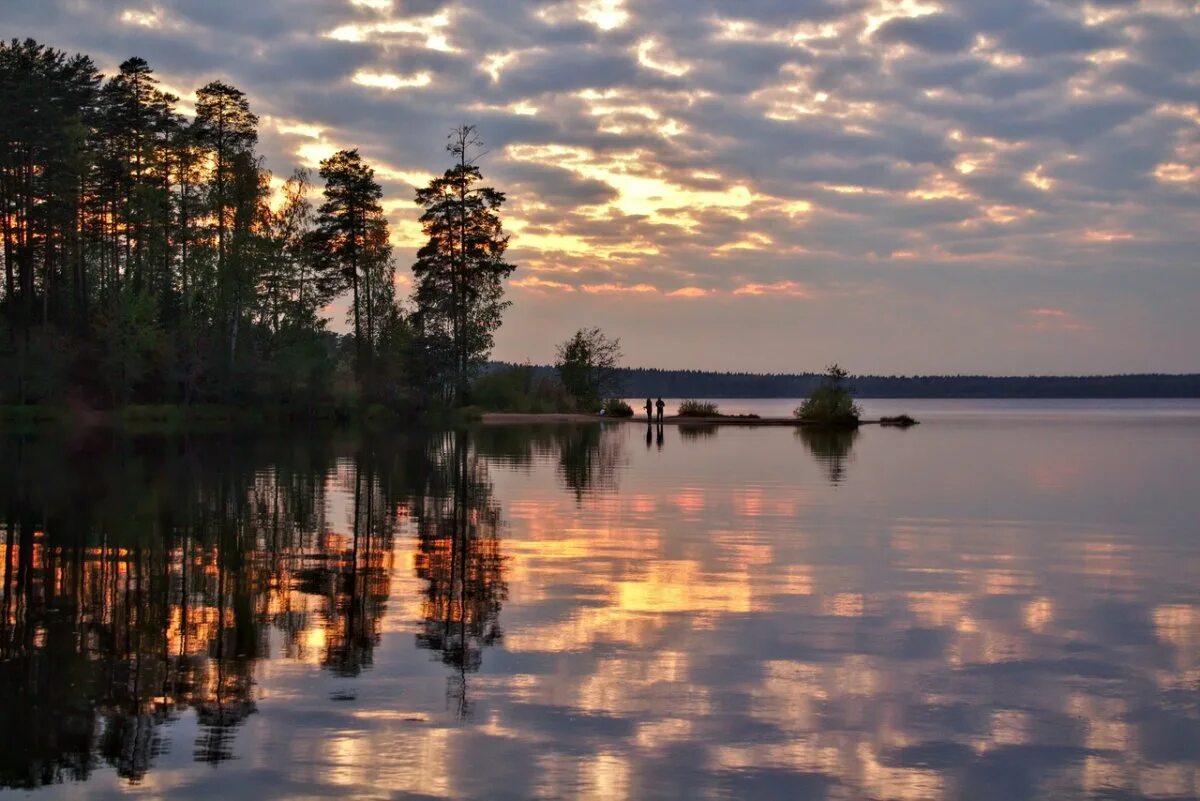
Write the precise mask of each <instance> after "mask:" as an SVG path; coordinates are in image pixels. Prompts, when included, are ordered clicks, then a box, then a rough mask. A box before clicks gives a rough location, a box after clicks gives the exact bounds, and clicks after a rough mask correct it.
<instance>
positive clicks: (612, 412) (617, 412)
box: [603, 398, 633, 417]
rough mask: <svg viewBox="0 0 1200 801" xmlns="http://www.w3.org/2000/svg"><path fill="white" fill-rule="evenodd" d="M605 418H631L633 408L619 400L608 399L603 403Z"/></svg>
mask: <svg viewBox="0 0 1200 801" xmlns="http://www.w3.org/2000/svg"><path fill="white" fill-rule="evenodd" d="M603 413H604V416H605V417H633V407H631V406H630V405H629V404H628V403H626V402H625V401H623V400H621V399H620V398H609V399H608V400H606V401H605V402H604V408H603Z"/></svg>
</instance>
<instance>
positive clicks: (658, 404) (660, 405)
mask: <svg viewBox="0 0 1200 801" xmlns="http://www.w3.org/2000/svg"><path fill="white" fill-rule="evenodd" d="M666 405H667V404H665V403H663V399H662V398H659V399H658V400H656V401H655V402H654V407H655V408H656V409H658V424H659V425H662V410H663V407H664V406H666Z"/></svg>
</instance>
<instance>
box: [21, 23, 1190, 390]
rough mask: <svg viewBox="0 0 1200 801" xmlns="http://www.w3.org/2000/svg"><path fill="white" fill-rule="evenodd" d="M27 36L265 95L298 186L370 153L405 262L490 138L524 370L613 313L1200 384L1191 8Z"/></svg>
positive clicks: (937, 365)
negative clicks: (504, 196) (344, 155)
mask: <svg viewBox="0 0 1200 801" xmlns="http://www.w3.org/2000/svg"><path fill="white" fill-rule="evenodd" d="M0 23H2V24H3V29H4V30H5V31H6V32H7V34H8V35H16V36H33V37H35V38H38V39H41V40H43V41H45V42H47V43H49V44H52V45H54V46H57V47H60V48H63V49H68V50H78V51H84V52H88V53H90V54H92V55H93V56H94V57H95V58H96V59H97V61H98V62H99V63H100V65H101V67H102V68H103V69H106V70H108V71H111V70H113V69H114V68H115V67H116V65H117V64H118V63H120V61H121V60H123V59H124V58H126V57H128V56H130V55H140V56H143V57H145V58H147V59H148V60H149V61H150V62H151V64H152V65H153V66H154V67H155V69H156V70H157V72H158V74H159V76H160V78H161V79H162V81H163V82H164V83H165V84H166V85H167V86H168V87H169V88H170V89H172V90H173V91H175V92H177V93H178V94H180V95H182V96H183V97H184V100H185V102H184V104H183V107H184V109H185V110H186V108H187V104H186V99H187V97H188V96H190V95H191V93H192V92H193V91H194V89H195V88H196V87H198V86H199V85H201V84H203V83H204V82H207V81H208V80H211V79H214V78H223V79H225V80H228V81H230V82H232V83H234V84H236V85H238V86H239V87H240V88H242V89H243V90H245V91H246V92H247V93H248V94H249V96H250V98H251V101H252V103H253V106H254V109H255V111H256V112H257V113H259V114H260V115H261V116H262V118H263V126H262V128H263V130H262V144H263V149H264V151H265V153H266V155H267V159H268V166H269V167H271V168H272V169H273V170H275V171H276V172H277V173H280V174H282V173H286V172H288V171H289V170H290V169H291V168H292V167H294V166H298V165H306V166H315V164H316V162H317V161H318V160H319V159H320V158H322V157H323V156H325V155H328V154H329V153H331V152H333V151H334V150H336V149H338V148H341V147H351V146H357V147H359V148H361V150H362V151H363V153H364V154H365V155H366V156H367V158H369V159H370V160H371V161H372V163H374V164H375V165H377V168H378V170H379V174H380V176H381V177H382V179H383V181H384V183H385V190H386V191H387V193H388V198H389V204H388V209H389V213H390V215H391V218H392V221H393V227H394V237H395V240H396V245H397V256H398V259H399V261H400V266H401V267H402V268H403V267H404V266H406V264H407V263H408V261H410V260H411V257H412V255H413V253H414V251H415V248H416V247H417V245H418V243H419V241H420V230H419V228H418V226H417V225H416V216H417V213H416V209H415V207H414V206H413V205H412V204H411V198H412V193H413V189H414V187H415V186H416V185H418V184H420V183H422V182H423V181H425V180H428V178H429V177H430V175H432V174H433V173H434V172H435V171H438V170H440V169H441V168H442V167H443V166H444V165H445V163H446V157H445V154H444V152H443V151H442V146H443V144H444V137H445V132H446V131H447V129H448V128H449V127H451V126H452V125H454V124H458V123H460V122H463V121H468V122H473V123H475V124H477V125H479V126H480V128H481V129H482V132H483V134H484V137H485V139H486V141H487V146H488V149H489V151H490V152H489V153H488V155H487V156H486V157H485V159H484V162H483V164H484V168H485V171H486V173H487V174H488V176H489V178H490V179H491V180H492V181H493V182H494V183H495V184H496V185H497V186H499V187H500V188H502V189H504V190H506V191H507V192H508V193H509V196H510V203H509V206H508V213H507V222H508V227H509V229H510V230H511V232H512V234H513V239H512V251H511V254H512V257H513V259H514V260H515V261H516V262H517V263H518V264H519V265H520V268H521V269H520V272H518V273H517V275H516V276H514V281H513V283H512V286H511V293H512V297H513V299H514V300H515V301H516V303H515V306H514V308H513V310H512V311H511V312H510V315H509V318H508V321H507V322H506V324H505V327H504V328H503V329H502V332H501V335H500V338H499V343H498V352H497V355H499V356H501V357H504V358H511V359H522V358H531V359H534V360H543V359H546V358H549V357H550V355H551V354H552V352H553V342H554V341H555V340H558V339H562V338H564V337H565V336H566V335H567V334H568V333H570V331H571V330H573V328H574V327H578V326H579V325H584V324H588V325H592V324H598V325H602V326H605V327H606V328H609V329H611V330H612V331H613V332H614V333H616V334H618V335H620V336H621V337H622V339H623V341H624V342H625V343H626V350H627V353H628V355H629V361H631V362H633V363H639V364H659V365H662V366H688V367H728V368H732V367H749V368H757V369H769V370H787V369H811V368H814V367H819V366H820V365H821V364H823V363H824V362H825V361H828V360H831V359H839V360H843V361H845V362H848V363H849V364H850V365H851V366H852V367H854V368H856V369H859V370H864V371H865V370H879V371H889V372H891V371H899V372H909V371H918V370H920V371H943V370H987V371H996V372H1048V371H1059V372H1095V371H1126V370H1129V371H1132V370H1196V369H1200V355H1197V351H1196V349H1195V348H1194V343H1195V342H1197V341H1200V321H1198V318H1200V315H1196V314H1195V309H1196V308H1197V305H1198V303H1197V302H1198V301H1200V272H1198V270H1200V265H1198V264H1197V258H1196V253H1197V252H1198V251H1200V242H1197V238H1198V237H1197V231H1198V230H1200V224H1198V223H1200V211H1198V209H1200V105H1198V101H1200V15H1198V14H1197V13H1196V11H1195V8H1194V5H1193V4H1192V3H1189V2H1183V1H1182V0H1144V1H1143V2H1136V0H1092V2H1082V1H1080V0H1058V1H1057V2H1055V1H1050V0H1005V2H1002V3H999V2H994V0H944V1H943V2H933V1H932V0H800V1H799V2H797V0H742V1H741V2H737V3H732V2H718V0H639V2H633V0H552V1H547V2H537V1H530V0H461V1H455V2H449V1H443V0H412V1H410V2H405V0H256V1H255V2H245V0H203V2H201V0H93V1H92V2H79V0H39V2H36V3H31V2H25V1H24V0H0ZM1064 309H1070V311H1069V312H1067V311H1063V310H1064ZM1084 321H1086V322H1084ZM1084 333H1086V336H1081V334H1084Z"/></svg>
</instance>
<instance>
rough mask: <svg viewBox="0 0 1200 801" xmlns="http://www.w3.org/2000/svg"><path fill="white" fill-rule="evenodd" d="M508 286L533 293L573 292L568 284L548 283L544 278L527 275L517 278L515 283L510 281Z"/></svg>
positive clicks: (573, 289) (560, 282)
mask: <svg viewBox="0 0 1200 801" xmlns="http://www.w3.org/2000/svg"><path fill="white" fill-rule="evenodd" d="M509 286H515V287H519V288H521V289H529V290H533V291H535V292H537V291H543V290H548V289H554V290H558V291H561V292H574V291H575V287H573V286H571V285H570V284H564V283H563V282H562V281H550V280H547V279H545V278H538V277H537V276H536V275H527V276H525V277H524V278H518V279H517V280H515V281H510V282H509Z"/></svg>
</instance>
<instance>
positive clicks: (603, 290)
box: [580, 284, 658, 295]
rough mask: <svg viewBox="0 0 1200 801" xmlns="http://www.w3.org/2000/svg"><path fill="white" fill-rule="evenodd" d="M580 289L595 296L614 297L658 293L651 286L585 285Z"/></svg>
mask: <svg viewBox="0 0 1200 801" xmlns="http://www.w3.org/2000/svg"><path fill="white" fill-rule="evenodd" d="M580 289H582V290H583V291H584V292H589V293H591V294H593V295H614V294H626V293H632V294H637V295H650V294H654V293H656V292H658V289H657V288H656V287H653V286H651V285H650V284H584V285H583V286H582V287H580Z"/></svg>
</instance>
